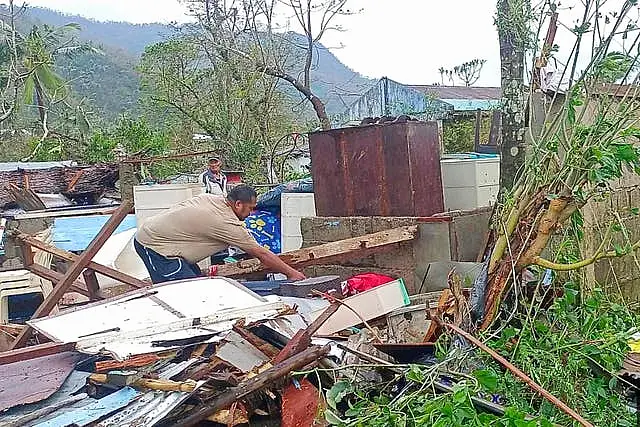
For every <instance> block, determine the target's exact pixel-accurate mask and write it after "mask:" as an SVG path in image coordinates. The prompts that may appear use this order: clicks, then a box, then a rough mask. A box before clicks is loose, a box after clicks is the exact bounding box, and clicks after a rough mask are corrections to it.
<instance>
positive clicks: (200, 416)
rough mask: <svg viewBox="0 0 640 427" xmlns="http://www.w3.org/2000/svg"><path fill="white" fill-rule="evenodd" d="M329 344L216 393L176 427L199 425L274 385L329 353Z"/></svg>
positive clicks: (308, 350) (309, 349) (304, 352)
mask: <svg viewBox="0 0 640 427" xmlns="http://www.w3.org/2000/svg"><path fill="white" fill-rule="evenodd" d="M329 349H330V347H329V345H326V346H324V347H318V346H313V347H309V348H308V349H306V350H305V351H303V352H302V353H298V354H296V355H294V356H292V357H290V358H289V359H287V360H285V361H284V362H282V363H278V364H277V365H275V366H273V367H271V368H269V369H267V370H266V371H263V372H261V373H259V374H258V375H256V376H255V377H252V378H250V379H248V380H246V381H243V382H242V383H240V384H238V385H237V386H236V387H233V388H230V389H227V390H225V391H223V392H222V393H220V394H218V395H216V396H215V397H214V398H213V399H212V400H208V401H206V402H204V403H202V404H201V405H198V406H196V407H195V408H194V409H193V410H192V411H191V412H190V413H189V415H188V416H186V417H183V418H181V419H180V420H178V421H177V422H175V423H174V424H173V425H174V427H189V426H195V425H199V423H200V422H201V421H202V420H204V419H206V418H208V417H210V416H211V415H213V414H215V413H216V412H217V411H218V410H220V409H224V408H228V407H229V406H231V405H232V404H233V402H236V401H238V400H240V399H243V398H245V397H247V396H249V395H250V394H252V393H255V392H256V391H258V390H261V389H263V388H267V387H269V386H272V385H273V384H274V383H275V382H276V381H278V380H280V379H282V378H285V377H287V376H288V375H289V374H290V373H291V371H295V370H296V369H300V368H303V367H305V366H307V365H309V364H310V363H314V362H316V361H318V360H319V359H322V358H323V357H324V356H326V355H327V354H329Z"/></svg>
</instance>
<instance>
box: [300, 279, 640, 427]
mask: <svg viewBox="0 0 640 427" xmlns="http://www.w3.org/2000/svg"><path fill="white" fill-rule="evenodd" d="M555 291H557V289H555V290H554V288H553V287H551V286H549V287H547V288H546V289H544V290H541V292H540V293H539V294H537V295H536V297H535V298H534V301H535V306H533V307H531V310H530V313H529V315H517V316H515V317H514V319H513V321H512V322H511V325H512V326H509V327H507V328H505V329H503V330H502V331H498V333H496V334H495V336H493V337H487V338H488V339H487V343H488V345H489V346H490V347H491V348H493V349H494V350H496V351H497V352H499V353H501V355H502V356H504V357H505V358H507V359H508V360H510V361H511V362H512V363H513V364H514V365H515V366H518V367H519V368H521V369H522V370H523V371H525V372H527V373H529V375H530V376H531V378H532V379H533V380H534V381H536V382H537V383H538V384H540V385H541V386H542V387H544V388H545V389H546V390H547V391H549V392H550V393H551V394H553V395H555V396H557V397H559V398H560V399H561V400H562V401H563V402H564V403H566V404H567V405H568V406H569V407H571V408H573V409H574V410H576V411H577V412H578V413H580V414H581V415H582V416H583V417H585V418H586V419H588V420H589V421H590V422H591V423H593V425H611V426H631V425H634V423H635V417H636V415H635V414H634V413H632V411H630V410H629V408H628V406H627V399H626V397H625V392H628V391H629V390H633V389H634V387H633V386H632V385H631V383H630V382H629V381H628V379H627V378H621V377H620V376H619V374H618V372H619V371H620V368H621V366H622V362H623V360H624V358H625V355H626V354H627V351H628V340H629V337H630V336H631V335H632V334H633V333H634V332H636V331H637V330H638V328H637V325H638V324H639V320H640V317H639V316H638V315H635V314H633V313H631V311H630V310H629V309H628V308H627V307H626V306H625V305H623V304H621V303H620V302H615V301H611V300H610V299H608V298H607V297H606V295H605V294H604V293H603V292H602V291H600V290H596V291H594V293H593V295H592V296H590V297H588V298H587V299H585V300H581V299H580V296H579V293H578V290H577V289H576V285H575V284H574V283H567V284H565V286H564V289H563V295H562V296H561V297H558V298H556V299H555V301H553V303H551V304H550V305H548V306H545V304H548V302H549V301H550V300H549V298H548V297H549V296H550V294H552V293H553V292H555ZM437 344H438V350H439V351H438V353H439V354H437V359H433V360H431V364H429V365H428V366H427V365H424V364H412V365H395V364H389V363H383V361H381V362H380V363H372V364H363V365H358V366H345V367H342V368H341V369H340V370H339V371H334V370H331V371H329V372H330V376H331V377H332V379H333V380H334V381H335V383H334V384H333V386H331V387H330V388H329V389H328V390H326V400H327V409H326V411H325V416H326V419H327V420H328V421H330V422H331V423H332V424H334V425H343V426H389V425H398V426H552V425H572V424H571V423H572V420H571V418H569V417H568V416H567V415H566V414H564V413H562V412H561V411H559V410H558V408H556V407H555V406H554V405H552V404H550V403H549V402H548V401H546V400H545V399H543V398H542V397H541V396H539V395H538V394H536V393H535V392H533V391H532V390H531V388H530V387H529V386H528V385H526V384H524V383H523V382H521V381H520V380H518V379H516V378H514V376H513V375H512V373H510V372H508V371H507V370H505V369H504V368H503V367H502V366H500V365H499V364H497V363H495V362H494V361H493V360H492V359H491V358H490V357H488V356H487V355H485V354H483V353H480V352H477V351H475V349H474V348H473V347H468V346H465V345H464V344H462V343H461V342H460V341H459V339H458V338H457V337H455V336H453V335H442V336H441V337H440V339H439V341H438V343H437ZM451 348H455V349H456V350H455V351H453V352H451V351H450V349H451ZM372 370H376V371H378V372H379V373H380V374H381V377H383V378H384V380H383V382H382V383H377V382H367V381H365V380H363V378H366V376H365V375H363V372H366V371H372ZM318 372H320V371H318ZM325 372H327V371H325ZM310 378H311V379H313V378H315V376H314V375H311V376H310ZM318 378H320V377H318Z"/></svg>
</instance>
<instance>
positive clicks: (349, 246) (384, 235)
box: [217, 225, 418, 277]
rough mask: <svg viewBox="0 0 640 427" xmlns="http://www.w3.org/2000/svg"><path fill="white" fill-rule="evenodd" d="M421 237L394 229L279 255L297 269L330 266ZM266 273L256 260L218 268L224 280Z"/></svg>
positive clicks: (415, 231) (415, 229) (410, 230)
mask: <svg viewBox="0 0 640 427" xmlns="http://www.w3.org/2000/svg"><path fill="white" fill-rule="evenodd" d="M417 236H418V226H417V225H411V226H406V227H398V228H392V229H390V230H384V231H380V232H378V233H372V234H365V235H364V236H359V237H353V238H350V239H345V240H338V241H337V242H330V243H325V244H324V245H318V246H313V247H310V248H303V249H298V250H296V251H291V252H287V253H284V254H280V255H279V257H280V259H281V260H282V261H284V262H285V263H287V264H289V265H290V266H292V267H294V268H301V267H307V266H309V265H314V264H320V263H323V264H324V263H328V262H331V261H332V260H334V259H340V260H347V259H354V258H364V257H366V256H369V255H370V254H371V253H373V252H375V251H379V250H382V249H384V248H386V247H389V246H390V245H394V244H397V243H402V242H408V241H410V240H413V239H415V238H416V237H417ZM260 271H265V267H264V266H263V265H262V263H261V262H260V261H259V260H257V259H250V260H246V261H240V262H235V263H233V264H227V265H221V266H219V267H218V271H217V275H218V276H225V277H237V276H242V275H245V274H251V273H257V272H260Z"/></svg>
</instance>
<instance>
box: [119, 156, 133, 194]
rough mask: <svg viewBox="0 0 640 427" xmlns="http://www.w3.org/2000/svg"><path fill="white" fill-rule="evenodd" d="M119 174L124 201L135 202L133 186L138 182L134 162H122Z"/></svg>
mask: <svg viewBox="0 0 640 427" xmlns="http://www.w3.org/2000/svg"><path fill="white" fill-rule="evenodd" d="M119 176H120V198H121V200H122V203H124V202H131V203H133V186H134V185H136V184H137V182H136V181H137V179H136V169H135V165H134V164H133V163H127V162H120V165H119Z"/></svg>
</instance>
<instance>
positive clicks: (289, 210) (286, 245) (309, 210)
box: [280, 193, 316, 252]
mask: <svg viewBox="0 0 640 427" xmlns="http://www.w3.org/2000/svg"><path fill="white" fill-rule="evenodd" d="M311 216H316V203H315V199H314V198H313V193H282V196H281V198H280V234H281V236H282V252H289V251H295V250H296V249H300V248H301V247H302V231H301V230H300V220H301V219H302V218H304V217H311Z"/></svg>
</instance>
